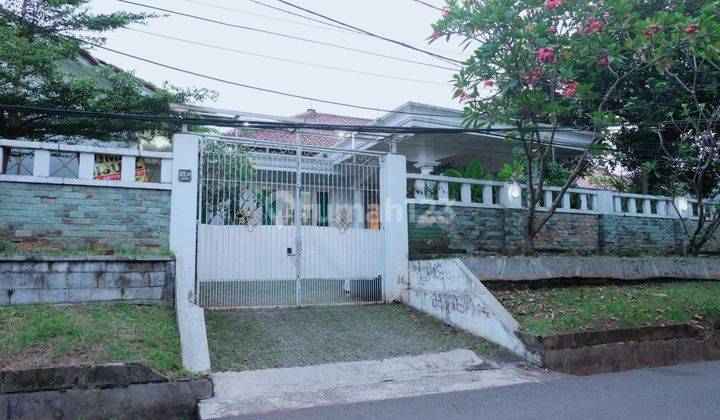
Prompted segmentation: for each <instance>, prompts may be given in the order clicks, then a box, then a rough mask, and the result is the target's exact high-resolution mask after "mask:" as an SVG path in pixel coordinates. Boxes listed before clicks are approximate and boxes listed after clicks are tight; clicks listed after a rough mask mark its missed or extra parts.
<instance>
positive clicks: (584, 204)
mask: <svg viewBox="0 0 720 420" xmlns="http://www.w3.org/2000/svg"><path fill="white" fill-rule="evenodd" d="M587 209H588V195H587V194H580V210H587Z"/></svg>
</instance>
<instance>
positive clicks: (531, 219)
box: [523, 209, 535, 257]
mask: <svg viewBox="0 0 720 420" xmlns="http://www.w3.org/2000/svg"><path fill="white" fill-rule="evenodd" d="M533 226H535V212H534V211H533V210H532V209H528V213H527V216H526V217H525V231H524V235H523V239H524V242H525V255H526V256H528V257H530V256H533V255H535V235H534V232H533Z"/></svg>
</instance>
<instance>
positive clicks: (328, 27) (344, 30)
mask: <svg viewBox="0 0 720 420" xmlns="http://www.w3.org/2000/svg"><path fill="white" fill-rule="evenodd" d="M183 1H185V2H187V3H192V4H198V5H202V6H207V7H212V8H214V9H219V10H226V11H230V12H234V13H239V14H243V15H249V16H257V17H261V18H265V19H271V20H276V21H278V22H284V23H291V24H293V25H302V26H305V27H308V28H315V29H321V30H323V31H332V32H335V33H343V34H346V35H348V34H349V35H357V36H367V35H365V34H364V33H362V32H358V31H355V30H352V29H350V28H346V27H343V26H340V25H334V24H332V23H330V22H326V21H322V20H319V19H313V18H311V17H310V16H305V15H301V14H299V13H294V12H291V11H289V10H285V9H283V8H280V7H275V6H271V5H269V4H266V3H263V2H261V1H255V0H249V1H251V2H253V3H256V4H258V5H261V6H265V7H268V8H271V9H273V10H278V11H280V12H284V13H290V14H292V15H293V16H298V17H301V18H303V19H308V20H310V21H311V22H318V23H321V24H322V25H314V24H312V23H305V22H298V21H297V20H290V19H283V18H279V17H277V16H269V15H264V14H261V13H255V12H249V11H247V10H241V9H235V8H232V7H227V6H220V5H217V4H212V3H206V2H202V1H197V0H183ZM408 44H410V43H408ZM410 45H414V46H416V47H417V46H418V45H417V44H410ZM423 47H425V46H423ZM427 48H428V49H430V50H435V51H442V52H446V53H450V54H455V55H458V56H460V57H465V56H466V55H465V54H464V53H462V52H461V51H458V50H451V49H447V48H438V47H433V46H427Z"/></svg>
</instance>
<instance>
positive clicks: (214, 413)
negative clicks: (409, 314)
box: [199, 350, 550, 419]
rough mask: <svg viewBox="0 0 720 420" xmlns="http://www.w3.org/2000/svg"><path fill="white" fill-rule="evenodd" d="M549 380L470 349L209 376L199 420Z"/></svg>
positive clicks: (536, 372)
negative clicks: (210, 392)
mask: <svg viewBox="0 0 720 420" xmlns="http://www.w3.org/2000/svg"><path fill="white" fill-rule="evenodd" d="M549 377H550V376H549V375H546V374H542V373H540V372H539V371H537V370H523V369H518V368H515V367H498V366H496V365H494V364H492V363H488V362H486V361H485V360H483V359H481V358H479V357H478V356H477V355H476V354H475V353H473V352H472V351H470V350H453V351H449V352H445V353H438V354H427V355H420V356H410V357H397V358H392V359H384V360H370V361H362V362H345V363H332V364H326V365H318V366H306V367H297V368H283V369H264V370H256V371H247V372H224V373H217V374H214V375H213V381H214V383H215V397H214V398H212V399H210V400H205V401H202V402H201V403H200V410H199V411H200V418H202V419H212V418H222V417H230V416H239V415H249V414H261V413H268V412H272V411H276V410H288V409H299V408H308V407H316V406H322V405H336V404H347V403H354V402H362V401H373V400H383V399H390V398H402V397H410V396H417V395H424V394H433V393H442V392H453V391H463V390H470V389H479V388H487V387H493V386H502V385H512V384H517V383H523V382H540V381H542V380H545V379H548V378H549Z"/></svg>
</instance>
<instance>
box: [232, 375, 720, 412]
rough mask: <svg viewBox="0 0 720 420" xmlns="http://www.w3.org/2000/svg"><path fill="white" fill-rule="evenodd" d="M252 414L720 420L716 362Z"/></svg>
mask: <svg viewBox="0 0 720 420" xmlns="http://www.w3.org/2000/svg"><path fill="white" fill-rule="evenodd" d="M243 418H257V419H342V420H350V419H442V420H448V419H479V418H491V419H529V418H542V419H583V420H587V419H613V420H617V419H624V418H632V419H720V362H708V363H696V364H690V365H681V366H672V367H662V368H655V369H645V370H634V371H628V372H618V373H612V374H603V375H594V376H586V377H566V378H563V379H558V380H553V381H549V382H545V383H526V384H520V385H511V386H504V387H497V388H490V389H483V390H477V391H465V392H453V393H446V394H433V395H426V396H421V397H412V398H400V399H394V400H384V401H374V402H366V403H358V404H348V405H340V406H329V407H318V408H311V409H302V410H294V411H285V412H277V413H272V414H269V415H264V416H250V417H243Z"/></svg>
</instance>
